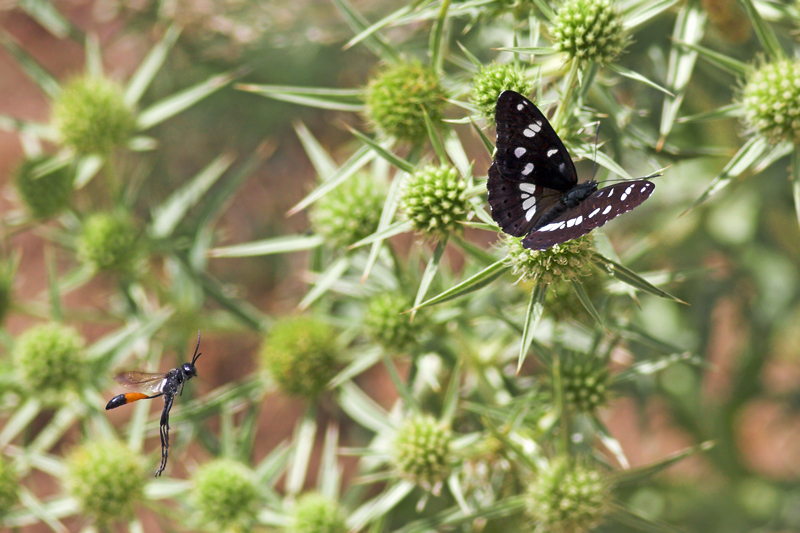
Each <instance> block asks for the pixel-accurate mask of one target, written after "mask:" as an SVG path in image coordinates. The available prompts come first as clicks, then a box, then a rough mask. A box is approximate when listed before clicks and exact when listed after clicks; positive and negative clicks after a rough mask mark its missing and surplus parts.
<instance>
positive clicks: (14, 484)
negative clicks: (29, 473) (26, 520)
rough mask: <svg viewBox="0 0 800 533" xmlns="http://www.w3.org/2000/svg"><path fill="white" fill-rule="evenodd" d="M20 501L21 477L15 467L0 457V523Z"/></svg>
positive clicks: (4, 457) (3, 457)
mask: <svg viewBox="0 0 800 533" xmlns="http://www.w3.org/2000/svg"><path fill="white" fill-rule="evenodd" d="M18 499H19V476H18V475H17V471H16V470H15V469H14V465H12V464H11V462H10V461H9V460H8V459H7V458H6V456H4V455H0V523H2V521H3V517H4V516H5V515H6V514H7V513H8V511H10V510H11V508H12V507H13V506H14V504H16V503H17V500H18Z"/></svg>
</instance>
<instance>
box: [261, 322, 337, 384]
mask: <svg viewBox="0 0 800 533" xmlns="http://www.w3.org/2000/svg"><path fill="white" fill-rule="evenodd" d="M338 361H339V348H338V347H337V344H336V333H335V332H334V331H333V329H332V328H331V327H330V326H329V325H328V324H326V323H324V322H321V321H319V320H317V319H315V318H310V317H302V316H300V317H290V318H283V319H281V320H280V321H279V322H277V323H275V325H273V326H272V329H270V331H269V334H268V335H267V338H266V340H265V341H264V345H263V346H262V348H261V362H262V365H263V367H264V368H265V369H266V370H267V371H268V372H269V373H270V375H271V376H272V379H274V380H275V382H276V383H277V384H278V386H279V387H280V389H281V390H282V391H283V392H285V393H286V394H289V395H292V396H300V397H303V398H306V399H309V400H314V399H316V398H317V397H318V396H319V395H320V394H321V393H322V391H323V390H324V389H325V386H326V385H327V384H328V382H329V381H330V380H331V379H332V378H333V377H334V376H335V375H336V373H337V371H338V367H339V365H338Z"/></svg>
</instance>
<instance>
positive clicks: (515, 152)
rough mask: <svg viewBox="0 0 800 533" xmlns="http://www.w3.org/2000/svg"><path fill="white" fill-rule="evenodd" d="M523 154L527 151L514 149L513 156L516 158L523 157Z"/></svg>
mask: <svg viewBox="0 0 800 533" xmlns="http://www.w3.org/2000/svg"><path fill="white" fill-rule="evenodd" d="M525 152H527V150H526V149H525V148H523V147H521V146H520V147H519V148H514V155H515V156H517V157H522V156H523V155H525Z"/></svg>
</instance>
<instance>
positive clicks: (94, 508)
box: [66, 440, 147, 527]
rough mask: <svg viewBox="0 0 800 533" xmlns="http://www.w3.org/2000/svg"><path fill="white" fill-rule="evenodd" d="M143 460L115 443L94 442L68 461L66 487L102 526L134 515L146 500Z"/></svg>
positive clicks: (85, 512) (88, 514) (83, 508)
mask: <svg viewBox="0 0 800 533" xmlns="http://www.w3.org/2000/svg"><path fill="white" fill-rule="evenodd" d="M146 475H147V474H146V473H145V471H144V468H143V467H142V458H141V457H140V456H139V455H138V454H136V453H135V452H133V451H131V450H130V449H129V448H128V447H127V446H125V445H124V444H123V443H121V442H119V441H115V440H107V441H101V440H98V441H92V442H88V443H86V444H84V445H83V446H81V447H79V448H78V449H77V450H75V451H73V452H72V454H71V455H70V456H69V457H68V459H67V476H66V485H67V491H68V492H69V494H70V495H71V496H72V497H73V498H75V499H76V500H78V503H79V504H80V507H81V510H82V512H83V513H84V514H85V515H86V516H89V517H90V518H92V519H93V520H94V521H95V522H96V523H97V524H98V525H100V526H101V527H104V526H106V525H107V524H109V523H110V522H114V521H117V520H125V519H128V518H131V517H132V516H133V512H134V508H135V507H136V505H137V504H138V503H139V502H141V501H142V500H143V499H144V486H145V482H146Z"/></svg>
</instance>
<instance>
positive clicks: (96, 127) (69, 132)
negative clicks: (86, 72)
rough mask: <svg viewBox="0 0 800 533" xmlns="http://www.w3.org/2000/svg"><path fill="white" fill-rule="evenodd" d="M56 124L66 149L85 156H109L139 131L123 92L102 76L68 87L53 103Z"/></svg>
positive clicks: (87, 77)
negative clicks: (134, 132) (135, 131)
mask: <svg viewBox="0 0 800 533" xmlns="http://www.w3.org/2000/svg"><path fill="white" fill-rule="evenodd" d="M53 123H54V125H55V127H56V129H57V130H58V132H59V133H60V135H61V140H62V142H63V143H64V145H65V146H68V147H70V148H73V149H74V150H75V151H76V152H78V153H81V154H103V155H105V154H109V153H110V152H111V151H112V150H114V149H115V148H117V147H119V146H121V145H123V144H124V143H125V142H126V141H127V140H128V138H129V137H130V136H131V133H133V131H134V128H135V127H136V117H135V116H134V113H133V111H132V110H131V109H130V108H129V107H128V106H127V105H126V104H125V98H124V93H123V90H122V88H121V87H120V86H119V85H117V84H116V83H114V82H113V81H111V80H109V79H108V78H104V77H100V76H82V77H79V78H75V79H74V80H72V81H71V82H70V83H68V84H67V85H66V86H65V87H64V88H63V89H62V90H61V93H60V94H59V95H58V96H57V97H56V100H55V102H54V103H53Z"/></svg>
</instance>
